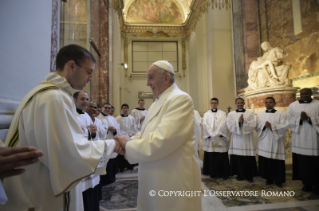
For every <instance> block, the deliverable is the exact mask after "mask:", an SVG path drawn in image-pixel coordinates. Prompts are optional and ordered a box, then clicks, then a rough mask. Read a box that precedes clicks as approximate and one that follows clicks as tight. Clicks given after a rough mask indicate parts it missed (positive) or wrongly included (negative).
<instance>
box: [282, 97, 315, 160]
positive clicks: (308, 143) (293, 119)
mask: <svg viewBox="0 0 319 211" xmlns="http://www.w3.org/2000/svg"><path fill="white" fill-rule="evenodd" d="M302 111H304V112H306V113H307V115H308V116H309V117H310V119H311V122H312V125H311V124H310V123H309V122H308V121H302V124H300V113H301V112H302ZM286 115H287V120H288V122H289V127H290V128H291V130H292V138H291V150H292V152H293V153H297V154H300V155H309V156H318V155H319V101H318V100H312V102H311V103H299V101H295V102H293V103H291V104H290V105H289V108H288V110H287V112H286Z"/></svg>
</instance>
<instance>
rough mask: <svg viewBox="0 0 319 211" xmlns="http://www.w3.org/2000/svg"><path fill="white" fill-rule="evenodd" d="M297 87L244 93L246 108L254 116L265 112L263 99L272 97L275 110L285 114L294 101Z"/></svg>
mask: <svg viewBox="0 0 319 211" xmlns="http://www.w3.org/2000/svg"><path fill="white" fill-rule="evenodd" d="M297 90H298V87H289V86H276V87H269V88H263V89H258V90H252V91H246V92H245V98H246V99H247V102H246V107H247V108H248V109H250V110H252V111H253V112H254V113H255V114H258V113H259V112H261V111H263V110H265V109H266V108H265V98H266V97H273V98H275V100H276V106H275V108H276V110H279V111H282V112H286V110H287V108H288V106H289V105H290V103H292V102H294V101H295V100H296V93H297Z"/></svg>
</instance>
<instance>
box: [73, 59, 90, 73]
mask: <svg viewBox="0 0 319 211" xmlns="http://www.w3.org/2000/svg"><path fill="white" fill-rule="evenodd" d="M75 64H76V65H77V66H79V67H82V68H83V69H85V70H86V72H87V73H88V74H89V75H93V70H92V69H90V68H86V67H83V66H81V65H78V64H77V63H76V62H75Z"/></svg>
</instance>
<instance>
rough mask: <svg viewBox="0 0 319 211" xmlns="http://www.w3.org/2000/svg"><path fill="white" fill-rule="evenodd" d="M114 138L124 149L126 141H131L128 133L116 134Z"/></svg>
mask: <svg viewBox="0 0 319 211" xmlns="http://www.w3.org/2000/svg"><path fill="white" fill-rule="evenodd" d="M114 138H115V139H116V140H118V141H119V142H120V144H121V146H122V147H123V148H124V150H125V147H126V143H127V142H129V141H131V137H129V136H128V135H121V134H118V135H116V136H115V137H114Z"/></svg>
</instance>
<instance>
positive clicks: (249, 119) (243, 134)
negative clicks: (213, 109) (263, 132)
mask: <svg viewBox="0 0 319 211" xmlns="http://www.w3.org/2000/svg"><path fill="white" fill-rule="evenodd" d="M242 114H244V122H243V124H242V125H241V126H239V122H238V119H239V117H240V116H241V115H242ZM226 125H227V128H228V130H229V131H230V132H231V133H232V134H231V142H230V146H229V150H228V154H230V155H241V156H255V155H256V146H255V143H254V138H253V131H254V130H255V128H256V117H255V114H254V113H253V112H251V111H247V110H246V111H245V112H236V111H232V112H230V113H229V114H228V116H227V118H226Z"/></svg>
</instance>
